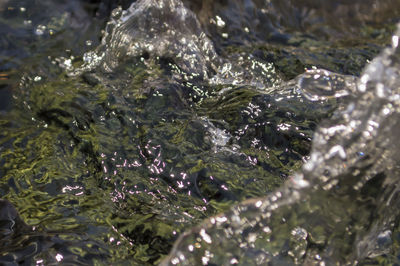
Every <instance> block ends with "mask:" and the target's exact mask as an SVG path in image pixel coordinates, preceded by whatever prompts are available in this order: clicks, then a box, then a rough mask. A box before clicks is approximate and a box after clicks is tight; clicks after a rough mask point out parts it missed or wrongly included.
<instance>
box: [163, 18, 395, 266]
mask: <svg viewBox="0 0 400 266" xmlns="http://www.w3.org/2000/svg"><path fill="white" fill-rule="evenodd" d="M399 35H400V25H398V30H397V32H396V33H395V35H394V36H393V38H392V39H393V40H394V41H393V43H392V47H391V48H387V49H385V50H384V51H383V52H382V53H381V54H380V55H379V56H378V57H376V58H375V59H374V60H373V61H372V62H371V63H370V64H369V65H368V66H367V67H366V68H365V70H364V72H363V74H362V76H361V78H360V79H359V80H358V81H357V88H358V91H356V92H354V91H353V93H355V96H356V99H354V100H353V101H351V102H350V103H349V104H348V105H347V107H346V108H345V109H343V110H339V111H338V112H336V113H335V114H334V116H333V117H332V118H331V119H330V120H327V121H325V122H323V123H322V124H321V125H320V126H319V128H318V130H317V131H316V133H315V136H314V140H313V149H312V152H311V155H310V159H309V160H308V162H307V163H306V164H305V165H304V166H303V168H302V172H300V173H298V174H296V175H294V176H292V178H291V179H290V180H288V182H287V183H286V184H285V186H283V187H282V188H280V189H278V190H277V191H275V192H274V193H271V194H270V195H268V196H267V197H265V198H259V199H253V200H249V201H247V202H243V203H241V204H239V205H236V206H234V207H233V208H231V210H230V211H228V212H226V213H224V214H221V215H218V216H215V217H212V218H210V219H208V220H207V221H205V222H203V223H202V224H201V225H199V226H197V227H195V228H193V229H191V230H189V231H187V232H186V233H184V234H183V235H182V236H181V237H180V238H179V240H178V241H177V242H176V244H175V245H174V248H173V250H172V252H171V254H170V256H169V257H168V258H167V259H166V260H165V261H164V262H163V263H162V265H169V264H171V265H177V264H179V265H194V264H203V265H208V264H217V265H229V264H238V263H239V264H245V263H250V264H256V265H265V264H266V263H268V262H269V263H273V264H274V263H278V264H279V263H280V264H282V263H284V264H306V265H309V264H317V265H326V264H336V263H340V264H352V263H357V262H360V261H362V260H363V259H365V258H367V257H374V256H378V255H380V254H383V253H385V252H387V251H388V246H390V243H391V240H390V236H391V232H392V230H393V229H394V227H395V224H396V219H398V213H399V199H400V194H399V192H400V190H399V182H398V176H399V170H398V167H397V166H398V164H399V161H398V156H396V153H397V151H398V150H399V148H400V146H399V145H400V143H399V141H398V139H397V135H398V134H399V130H400V127H399V121H400V120H399V119H400V91H399V90H398V89H399V87H400V86H399V85H400V84H399V80H400V49H399V47H398V43H397V41H396V40H397V39H398V36H399ZM315 74H317V75H320V73H319V72H317V73H313V75H315ZM307 75H308V74H307ZM317 84H319V83H317ZM321 86H324V88H330V87H331V84H329V86H327V83H326V82H324V81H323V82H322V83H321ZM371 217H374V218H373V219H371Z"/></svg>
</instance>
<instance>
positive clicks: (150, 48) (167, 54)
mask: <svg viewBox="0 0 400 266" xmlns="http://www.w3.org/2000/svg"><path fill="white" fill-rule="evenodd" d="M149 55H151V56H153V57H163V58H166V59H168V58H170V59H173V60H174V63H175V64H176V65H177V66H178V68H180V69H181V70H182V71H184V72H185V73H190V74H191V75H193V76H194V77H197V76H201V77H207V76H208V75H209V74H208V72H209V69H208V66H209V67H211V69H212V67H213V66H212V64H213V63H212V62H213V61H214V60H216V58H217V55H216V53H215V51H214V47H213V45H212V43H211V41H210V40H209V39H208V38H207V37H206V35H205V33H204V32H203V31H202V29H201V27H200V23H199V22H198V20H197V18H196V15H195V14H194V13H193V12H192V11H190V10H189V9H187V8H186V7H185V6H184V5H183V3H182V2H181V1H176V0H161V1H156V0H140V1H137V2H135V3H133V4H132V5H131V6H130V7H129V9H127V10H124V11H123V10H122V9H121V8H118V9H115V10H114V11H113V12H112V20H111V21H110V22H108V24H107V28H106V32H105V35H104V37H103V40H102V45H101V46H100V47H98V49H97V50H96V51H93V52H90V53H87V54H86V55H85V56H84V60H85V61H86V65H84V66H83V67H82V69H80V70H78V73H80V72H81V71H85V70H91V69H93V68H94V67H97V66H98V65H100V66H101V67H102V69H104V70H105V71H112V70H113V69H115V68H116V67H117V66H118V65H119V64H121V62H123V61H124V59H126V57H131V58H132V57H140V56H143V57H144V58H146V57H148V56H149Z"/></svg>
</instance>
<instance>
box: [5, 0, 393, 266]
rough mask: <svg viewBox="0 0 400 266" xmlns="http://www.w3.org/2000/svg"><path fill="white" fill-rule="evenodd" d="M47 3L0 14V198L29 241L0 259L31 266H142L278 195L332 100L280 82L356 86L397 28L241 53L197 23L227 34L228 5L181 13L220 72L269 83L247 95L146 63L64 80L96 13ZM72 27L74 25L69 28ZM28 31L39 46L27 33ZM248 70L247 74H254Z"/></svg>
mask: <svg viewBox="0 0 400 266" xmlns="http://www.w3.org/2000/svg"><path fill="white" fill-rule="evenodd" d="M47 2H49V3H50V5H51V7H53V8H54V10H53V11H52V12H49V14H48V15H43V14H41V12H40V8H43V6H44V4H40V5H39V4H31V5H29V3H22V2H21V3H19V2H17V1H14V2H13V1H9V2H4V4H2V5H1V8H0V11H1V14H0V22H1V25H3V26H4V27H3V30H4V31H5V32H6V33H7V34H5V35H3V36H2V37H0V40H1V42H0V47H2V48H1V49H2V52H1V61H0V74H3V75H2V76H0V78H1V77H4V78H2V79H1V80H0V86H1V87H0V96H1V97H2V99H1V100H0V102H1V104H2V106H1V107H0V196H1V198H3V199H7V200H8V201H10V202H11V203H12V204H13V205H14V206H15V208H16V209H17V210H18V212H19V214H20V216H21V218H22V220H23V221H24V222H25V223H26V224H27V225H28V226H29V227H31V229H26V230H25V231H21V232H17V231H16V232H14V233H13V234H11V235H10V236H8V235H7V236H6V237H3V238H2V239H1V241H0V256H2V257H3V259H2V261H16V262H18V263H27V264H33V263H37V264H38V265H42V264H43V265H48V264H51V263H56V262H59V261H62V262H64V263H71V264H109V263H115V264H120V263H121V264H122V263H126V264H134V265H146V264H156V263H159V262H160V261H161V260H162V259H163V258H164V257H165V256H166V255H167V254H168V253H169V251H170V249H171V247H172V245H173V243H174V241H175V240H176V239H177V238H178V236H179V234H180V233H182V232H183V231H184V230H186V229H188V228H191V227H193V226H194V225H196V224H198V223H200V222H201V221H203V220H204V219H206V218H208V217H211V216H213V215H216V214H218V213H221V212H224V211H227V210H228V209H229V208H230V207H231V206H232V205H233V204H236V203H238V202H240V201H243V200H246V199H250V198H255V197H260V196H264V195H266V194H267V193H269V192H271V191H274V190H275V189H276V188H278V187H280V186H281V185H282V184H283V183H284V182H285V181H286V180H287V179H288V177H289V176H290V175H292V174H293V173H294V172H296V171H298V170H299V169H300V167H301V166H302V165H303V163H304V161H305V160H307V158H308V157H307V156H308V154H309V152H310V149H311V140H312V137H313V132H314V130H315V129H316V127H317V125H318V124H319V123H320V122H321V120H323V119H326V118H329V117H331V115H332V113H333V111H334V110H335V109H336V108H337V107H338V106H339V107H340V106H342V104H343V103H345V102H346V99H341V98H328V99H325V100H320V101H316V102H312V101H307V99H305V98H304V96H303V95H302V94H301V93H299V92H298V91H296V88H295V86H294V84H293V83H290V82H289V83H285V82H287V81H289V80H291V79H293V78H295V77H296V76H297V75H299V74H301V73H303V72H304V70H305V69H310V68H313V67H314V68H324V69H328V70H330V71H333V72H336V73H339V74H346V75H353V76H359V75H360V73H361V71H362V69H363V67H364V66H365V64H366V63H367V62H368V61H369V60H372V59H373V58H374V57H375V56H376V55H377V54H378V53H379V51H380V50H381V49H382V48H383V47H385V46H386V45H387V44H388V43H389V42H390V38H391V34H392V33H393V31H394V29H395V25H394V23H393V20H395V18H396V15H397V13H396V12H393V11H390V12H389V11H387V10H386V9H384V11H382V12H384V14H386V13H385V12H387V14H389V15H391V16H392V18H388V19H387V20H386V21H383V22H382V21H377V22H375V23H372V22H371V21H367V22H365V23H363V24H360V25H359V26H357V25H352V30H354V28H355V29H356V30H357V31H358V33H359V35H354V34H353V32H354V31H352V30H349V31H350V33H349V32H347V31H344V32H343V34H344V36H340V35H338V36H335V35H334V34H335V32H338V31H339V32H340V30H341V28H339V30H338V29H336V28H335V27H333V26H332V24H330V23H331V22H330V21H329V20H328V19H326V21H325V23H326V24H324V22H321V23H322V25H320V29H319V30H317V29H315V28H313V29H312V30H313V31H311V30H309V29H308V28H307V27H306V26H304V27H305V28H307V30H304V31H302V29H297V28H293V27H292V26H291V25H290V23H289V24H288V25H283V23H282V26H281V28H277V31H280V32H282V29H285V30H286V32H283V33H282V36H284V37H285V40H281V39H279V38H278V37H276V35H271V36H269V37H268V36H267V37H263V38H260V34H262V32H263V29H261V30H260V29H256V28H254V32H255V35H254V36H252V37H251V38H253V40H252V39H251V38H250V37H249V38H250V41H248V42H244V43H241V42H239V41H235V38H232V39H227V40H225V38H224V37H221V36H220V32H219V30H220V29H219V28H218V27H215V25H214V24H210V25H208V24H204V21H206V18H208V17H207V16H210V17H214V16H215V14H223V15H224V16H225V17H224V19H225V20H227V19H228V17H227V16H228V15H229V14H231V15H232V17H231V18H230V19H231V20H234V17H233V15H234V14H236V13H235V12H236V11H235V10H236V9H235V7H232V6H230V5H228V4H223V3H222V2H221V3H218V4H215V5H214V6H213V5H211V4H210V6H211V7H212V8H214V9H213V10H209V11H208V12H210V14H212V16H211V15H210V14H208V13H207V12H206V11H204V10H205V9H206V8H205V7H204V6H205V5H203V6H202V8H199V5H200V4H199V3H197V2H196V1H193V2H190V3H189V2H188V5H189V4H193V7H192V8H193V10H195V12H197V14H198V17H199V20H200V22H201V23H203V24H202V27H203V28H204V29H207V32H208V35H209V37H210V38H211V40H212V41H213V42H214V45H215V47H216V51H217V53H219V54H220V55H221V56H222V55H223V57H225V58H231V60H232V61H231V62H233V64H235V61H234V60H236V59H235V58H237V57H238V56H239V55H243V56H244V57H247V58H249V59H246V60H247V61H245V64H248V65H249V66H251V65H252V64H271V65H272V66H273V71H271V72H270V73H269V74H270V75H271V77H269V78H265V76H261V78H260V79H262V80H266V81H265V84H268V85H271V86H272V85H273V89H266V88H261V89H260V88H259V87H257V86H255V85H249V84H235V83H234V82H231V83H230V84H229V83H220V84H215V83H209V82H207V81H204V80H196V79H194V80H185V79H174V78H172V76H173V75H174V73H176V72H175V71H176V69H177V68H179V66H178V65H176V64H175V63H174V61H173V59H172V61H171V58H163V57H159V56H154V57H153V56H152V55H151V54H150V55H149V56H146V55H143V56H135V57H132V58H129V59H128V60H126V61H124V62H121V63H120V64H119V65H118V66H117V67H116V68H115V69H113V70H112V72H105V71H101V70H99V71H97V70H96V71H89V73H84V74H82V75H78V76H70V75H67V72H68V71H66V70H65V69H63V68H62V67H60V66H59V62H65V60H66V59H68V58H71V62H72V65H73V66H77V67H78V66H80V65H82V62H83V59H82V55H83V53H84V52H87V51H89V50H91V49H94V47H95V46H97V45H98V44H99V43H100V37H101V29H104V27H105V22H106V21H107V20H108V13H107V12H106V11H104V12H105V14H104V15H98V14H97V15H95V14H96V11H98V8H99V7H98V5H97V4H98V3H97V1H92V3H91V4H89V1H73V3H75V4H76V5H78V6H79V5H81V7H80V8H76V6H73V5H72V6H68V4H66V3H64V2H63V4H65V5H67V7H65V8H64V6H63V5H62V4H60V3H56V1H47ZM105 2H106V1H104V2H103V4H104V3H105ZM238 2H239V1H238ZM254 2H255V3H256V4H257V5H261V4H260V3H258V2H257V1H254ZM332 2H334V1H332ZM393 3H396V2H393ZM393 3H392V4H393ZM23 4H26V5H25V7H26V11H21V9H20V8H21V7H22V6H23ZM287 4H288V7H289V6H290V7H292V6H293V5H292V4H293V3H291V2H290V1H288V2H287ZM275 5H278V4H277V3H275ZM9 7H12V9H10V8H9ZM57 8H58V9H57ZM71 8H72V9H71ZM73 8H76V9H73ZM196 8H197V9H199V10H200V11H199V10H197V11H196ZM303 9H304V10H309V12H311V11H312V10H313V8H311V7H305V8H303ZM303 9H298V10H297V11H299V10H303ZM71 10H72V11H71ZM238 10H239V9H238ZM282 10H285V8H284V7H282ZM288 10H292V9H289V8H288ZM310 10H311V11H310ZM315 10H317V15H316V17H320V16H322V15H320V13H318V12H319V11H318V10H320V9H318V7H315ZM78 11H79V12H78ZM292 11H293V10H292ZM295 11H296V10H295ZM295 11H293V12H295ZM360 12H361V13H362V10H361V11H360ZM377 12H378V11H377ZM378 13H379V12H378ZM393 13H394V14H393ZM39 14H40V16H39ZM77 14H78V15H79V14H80V15H82V16H83V17H84V19H82V20H79V19H78V20H77V21H78V22H79V21H80V22H81V23H82V25H85V27H80V26H79V25H78V26H74V24H73V23H72V22H74V21H75V19H76V17H75V16H78V15H77ZM379 14H381V13H379ZM280 15H281V16H285V15H288V14H285V13H284V12H283V13H282V14H280ZM221 16H222V15H221ZM299 16H300V15H299ZM205 17H206V18H205ZM240 19H248V18H246V17H244V18H243V17H242V18H240ZM26 20H32V24H33V25H32V26H30V25H28V26H27V25H26V22H25V24H24V21H26ZM238 20H239V19H238ZM248 20H249V19H248ZM82 21H83V22H82ZM249 21H250V22H251V20H249ZM250 22H249V23H250ZM289 22H290V21H289ZM39 24H41V25H46V30H45V33H44V34H43V35H37V33H36V34H33V33H32V32H35V31H36V29H37V25H39ZM35 25H36V26H35ZM231 25H232V26H231V28H229V24H228V30H227V32H229V34H232V33H231V32H235V30H236V28H235V27H236V25H235V24H231ZM275 25H276V24H275ZM6 26H7V28H5V27H6ZM251 26H252V25H251V23H250V24H249V25H248V27H251ZM254 27H255V26H254ZM338 27H340V26H338ZM50 29H51V30H52V31H53V33H51V32H52V31H50ZM251 29H252V28H250V30H251ZM264 30H265V29H264ZM321 31H322V32H324V33H325V34H321V35H319V32H321ZM328 33H332V36H334V37H332V38H329V37H326V34H328ZM241 34H243V32H239V33H238V36H239V37H238V39H239V40H241V41H243V40H244V38H240V36H241ZM328 36H329V35H328ZM282 38H283V37H282ZM87 40H91V41H92V44H91V45H89V46H88V45H87V44H85V41H87ZM71 55H73V56H74V57H73V58H72V57H70V56H71ZM239 61H240V60H238V61H236V63H237V62H239ZM245 64H244V65H245ZM246 70H247V69H246ZM257 71H258V70H255V71H254V72H252V75H254V76H255V77H258V76H257V75H262V74H263V73H261V72H260V71H259V72H257ZM234 77H235V76H234ZM268 79H269V80H268ZM277 99H278V100H277ZM338 211H339V212H340V210H338ZM316 230H317V229H316ZM317 242H318V241H317ZM396 243H397V242H396ZM394 245H398V244H394ZM394 248H395V247H394ZM60 256H61V257H60ZM380 260H381V258H378V259H377V260H376V261H377V262H380ZM382 261H384V259H382ZM382 263H383V262H382Z"/></svg>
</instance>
